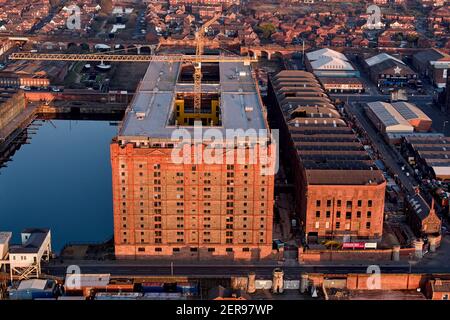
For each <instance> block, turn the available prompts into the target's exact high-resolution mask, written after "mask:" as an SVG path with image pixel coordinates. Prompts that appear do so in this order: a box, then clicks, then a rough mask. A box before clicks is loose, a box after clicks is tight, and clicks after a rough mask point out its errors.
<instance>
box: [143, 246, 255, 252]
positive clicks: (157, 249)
mask: <svg viewBox="0 0 450 320" xmlns="http://www.w3.org/2000/svg"><path fill="white" fill-rule="evenodd" d="M154 250H155V252H162V251H163V248H155V249H154ZM180 251H181V249H180V248H172V252H173V253H176V252H180ZM207 251H208V252H215V251H216V248H208V249H207ZM225 251H226V252H233V248H226V249H225ZM138 252H145V248H144V247H139V248H138ZM190 252H198V248H190ZM242 252H250V248H242Z"/></svg>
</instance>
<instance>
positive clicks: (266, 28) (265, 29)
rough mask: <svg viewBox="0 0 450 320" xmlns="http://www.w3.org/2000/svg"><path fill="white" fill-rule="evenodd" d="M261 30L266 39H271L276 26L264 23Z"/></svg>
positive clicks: (260, 26) (260, 27)
mask: <svg viewBox="0 0 450 320" xmlns="http://www.w3.org/2000/svg"><path fill="white" fill-rule="evenodd" d="M259 30H260V31H261V32H262V34H263V37H264V38H265V39H269V38H270V36H271V35H272V33H274V32H275V26H274V25H273V24H271V23H264V24H260V25H259Z"/></svg>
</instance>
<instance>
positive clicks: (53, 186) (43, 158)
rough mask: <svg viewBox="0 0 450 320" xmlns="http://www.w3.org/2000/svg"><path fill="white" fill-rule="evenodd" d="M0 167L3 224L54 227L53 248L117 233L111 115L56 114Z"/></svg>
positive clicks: (7, 228)
mask: <svg viewBox="0 0 450 320" xmlns="http://www.w3.org/2000/svg"><path fill="white" fill-rule="evenodd" d="M36 123H37V124H42V126H40V127H38V128H39V129H38V130H37V131H36V134H34V135H31V140H30V142H31V143H30V144H26V145H23V146H22V147H21V148H20V150H18V151H17V152H16V153H15V154H14V156H13V158H12V161H10V162H8V163H6V165H7V167H6V168H0V230H1V231H12V232H13V233H14V236H13V237H14V238H13V240H14V242H19V241H20V240H19V233H20V231H21V230H22V229H24V228H27V227H47V228H50V229H51V231H52V244H53V249H54V251H55V250H58V251H59V250H60V249H61V248H62V246H63V245H64V244H66V243H68V242H89V241H91V242H96V241H104V240H106V239H107V238H108V237H111V236H112V234H113V222H112V219H113V218H112V194H111V193H112V191H111V165H110V160H109V143H110V141H111V138H112V137H113V136H114V135H116V133H117V127H116V126H112V125H110V123H109V121H86V120H83V121H74V120H51V121H48V120H47V121H43V120H39V121H36Z"/></svg>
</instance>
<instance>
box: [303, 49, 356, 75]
mask: <svg viewBox="0 0 450 320" xmlns="http://www.w3.org/2000/svg"><path fill="white" fill-rule="evenodd" d="M305 64H306V69H307V70H308V71H309V72H312V73H314V74H315V75H316V76H318V77H345V78H348V77H359V71H358V70H357V69H356V68H355V67H354V66H353V65H352V63H351V62H350V61H349V60H348V58H347V57H346V56H345V55H344V54H343V53H340V52H337V51H334V50H331V49H328V48H323V49H320V50H316V51H312V52H308V53H307V54H306V60H305Z"/></svg>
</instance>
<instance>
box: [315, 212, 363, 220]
mask: <svg viewBox="0 0 450 320" xmlns="http://www.w3.org/2000/svg"><path fill="white" fill-rule="evenodd" d="M320 215H321V212H320V211H316V218H320ZM361 216H362V213H361V211H357V212H356V218H361ZM366 216H367V218H368V219H370V218H371V217H372V211H367V213H366ZM325 217H327V218H330V217H331V211H326V212H325ZM340 217H341V211H336V218H340ZM351 218H352V213H351V212H350V211H347V212H346V213H345V219H351Z"/></svg>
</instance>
